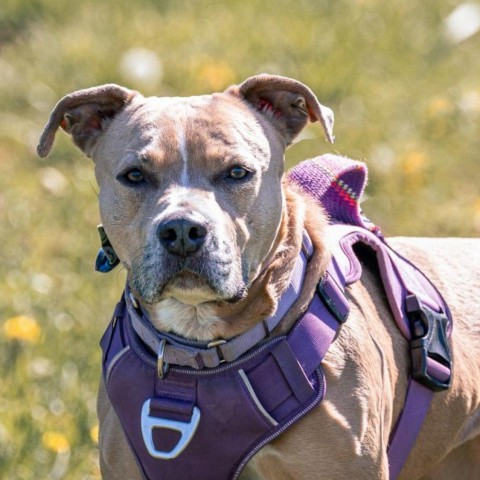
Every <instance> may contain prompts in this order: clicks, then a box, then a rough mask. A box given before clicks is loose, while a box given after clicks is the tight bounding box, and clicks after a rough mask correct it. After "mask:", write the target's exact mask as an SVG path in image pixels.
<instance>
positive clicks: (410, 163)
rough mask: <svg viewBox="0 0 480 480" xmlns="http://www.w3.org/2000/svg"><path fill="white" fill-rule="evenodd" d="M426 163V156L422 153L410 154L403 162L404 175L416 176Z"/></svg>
mask: <svg viewBox="0 0 480 480" xmlns="http://www.w3.org/2000/svg"><path fill="white" fill-rule="evenodd" d="M426 161H427V156H426V155H425V154H424V153H423V152H411V153H409V154H408V155H407V156H406V157H405V160H404V163H403V170H404V172H405V173H406V174H417V173H419V172H421V171H422V170H423V168H424V166H425V163H426Z"/></svg>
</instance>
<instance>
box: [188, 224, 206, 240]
mask: <svg viewBox="0 0 480 480" xmlns="http://www.w3.org/2000/svg"><path fill="white" fill-rule="evenodd" d="M206 234H207V229H206V228H205V227H202V226H201V225H199V226H198V227H192V228H191V229H190V231H189V232H188V238H189V239H190V240H193V241H198V240H202V239H203V238H204V237H205V235H206Z"/></svg>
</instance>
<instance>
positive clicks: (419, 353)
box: [406, 295, 452, 392]
mask: <svg viewBox="0 0 480 480" xmlns="http://www.w3.org/2000/svg"><path fill="white" fill-rule="evenodd" d="M406 309H407V313H408V317H409V320H410V326H411V334H412V339H411V341H410V355H411V359H412V377H413V378H414V379H415V380H416V381H417V382H419V383H421V384H422V385H425V386H426V387H428V388H429V389H430V390H433V391H434V392H440V391H442V390H446V389H448V388H449V387H450V381H451V378H452V375H451V373H450V376H449V378H448V380H447V381H442V380H439V379H437V378H434V377H432V376H431V375H429V373H428V371H427V367H428V365H427V360H428V358H431V359H432V360H436V361H437V362H439V363H440V364H442V365H443V366H445V367H446V368H448V369H449V370H450V372H451V371H452V356H451V354H450V347H449V344H448V337H447V327H448V318H447V317H446V315H444V314H443V313H438V312H434V311H433V310H431V309H430V308H428V307H426V306H424V305H422V304H421V302H420V300H419V299H418V297H417V296H416V295H408V296H407V298H406Z"/></svg>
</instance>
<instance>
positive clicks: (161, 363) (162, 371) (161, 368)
mask: <svg viewBox="0 0 480 480" xmlns="http://www.w3.org/2000/svg"><path fill="white" fill-rule="evenodd" d="M166 344H167V340H166V339H165V338H162V340H160V345H159V347H158V355H157V375H158V378H163V377H164V376H165V375H166V374H167V372H168V363H167V362H165V360H164V356H165V345H166Z"/></svg>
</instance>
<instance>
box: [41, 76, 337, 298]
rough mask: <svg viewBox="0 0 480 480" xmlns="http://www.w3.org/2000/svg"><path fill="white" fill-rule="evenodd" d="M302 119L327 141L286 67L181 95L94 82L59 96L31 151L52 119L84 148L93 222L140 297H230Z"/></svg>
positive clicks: (273, 211)
mask: <svg viewBox="0 0 480 480" xmlns="http://www.w3.org/2000/svg"><path fill="white" fill-rule="evenodd" d="M308 120H311V121H317V120H319V121H320V122H321V123H322V125H323V127H324V130H325V133H326V136H327V139H329V140H330V141H332V126H333V114H332V112H331V111H330V110H329V109H328V108H326V107H324V106H322V105H321V104H320V103H319V102H318V100H317V98H316V97H315V95H314V94H313V93H312V91H311V90H310V89H309V88H308V87H306V86H305V85H303V84H302V83H300V82H297V81H295V80H291V79H287V78H284V77H278V76H271V75H259V76H255V77H252V78H249V79H248V80H246V81H245V82H244V83H242V84H241V85H239V86H233V87H231V88H229V89H228V90H226V91H225V92H223V93H217V94H213V95H205V96H198V97H187V98H157V97H151V98H145V97H143V96H142V95H141V94H139V93H137V92H134V91H131V90H128V89H126V88H123V87H119V86H117V85H104V86H101V87H94V88H90V89H87V90H81V91H78V92H74V93H72V94H70V95H67V96H66V97H64V98H63V99H62V100H60V102H59V103H58V104H57V105H56V107H55V109H54V110H53V112H52V115H51V117H50V120H49V123H48V124H47V126H46V127H45V131H44V132H43V135H42V137H41V139H40V143H39V146H38V153H39V155H40V156H42V157H43V156H46V155H47V154H48V153H49V151H50V149H51V147H52V144H53V140H54V136H55V132H56V130H57V129H58V127H61V128H62V129H63V130H64V131H65V132H67V133H68V134H70V135H71V137H72V140H73V142H74V143H75V144H76V145H77V146H78V147H79V148H80V149H82V150H83V152H84V153H85V154H86V155H87V156H89V157H91V158H92V159H93V161H94V163H95V172H96V177H97V180H98V184H99V186H100V214H101V219H102V223H103V226H104V228H105V231H106V233H107V235H108V237H109V239H110V241H111V243H112V245H113V247H114V249H115V250H116V252H117V254H118V256H119V258H120V260H121V261H122V263H123V265H124V266H125V267H126V269H127V271H128V279H129V284H130V288H131V289H132V291H133V292H134V293H135V295H136V296H137V297H138V298H139V299H140V300H141V301H142V302H144V303H147V304H150V305H151V304H157V303H158V302H161V301H162V300H164V299H166V298H175V299H177V300H179V301H181V302H183V303H184V304H189V305H196V304H200V303H204V302H211V301H215V302H218V301H227V302H234V301H236V300H239V299H241V298H242V297H244V296H245V294H246V292H247V290H248V287H249V285H250V284H251V282H252V281H253V280H254V279H255V278H256V277H257V275H258V274H259V272H260V271H261V269H262V266H263V265H264V262H265V261H266V259H267V258H268V257H269V254H270V253H271V252H272V249H273V248H274V246H275V241H276V237H277V232H278V229H279V226H280V223H281V219H282V213H283V210H284V201H285V200H284V198H283V193H282V187H281V182H282V175H283V171H284V152H285V149H286V147H287V146H288V145H289V144H290V143H291V142H292V140H293V139H294V138H295V136H296V135H297V134H298V133H299V132H300V131H301V130H302V128H303V127H304V126H305V125H306V123H307V122H308Z"/></svg>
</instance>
